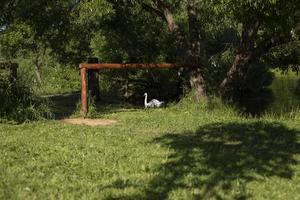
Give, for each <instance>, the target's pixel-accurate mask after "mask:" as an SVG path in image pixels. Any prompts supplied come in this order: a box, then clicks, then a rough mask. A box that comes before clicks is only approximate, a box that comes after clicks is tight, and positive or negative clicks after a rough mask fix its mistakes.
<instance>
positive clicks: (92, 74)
mask: <svg viewBox="0 0 300 200" xmlns="http://www.w3.org/2000/svg"><path fill="white" fill-rule="evenodd" d="M98 62H99V61H98V58H95V57H89V58H88V64H97V63H98ZM98 72H99V70H98V69H89V70H88V71H87V74H88V95H89V96H88V98H89V100H90V99H91V98H93V97H95V98H96V100H99V98H100V93H99V89H100V88H99V74H98Z"/></svg>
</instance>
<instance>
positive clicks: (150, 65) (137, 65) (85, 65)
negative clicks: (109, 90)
mask: <svg viewBox="0 0 300 200" xmlns="http://www.w3.org/2000/svg"><path fill="white" fill-rule="evenodd" d="M180 67H185V68H192V67H194V66H193V65H187V64H185V65H184V64H176V63H161V64H155V63H148V64H141V63H129V64H122V63H95V64H88V63H82V64H80V68H87V69H122V68H180Z"/></svg>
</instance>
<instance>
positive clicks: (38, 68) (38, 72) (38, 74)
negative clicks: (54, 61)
mask: <svg viewBox="0 0 300 200" xmlns="http://www.w3.org/2000/svg"><path fill="white" fill-rule="evenodd" d="M34 72H35V78H36V81H37V83H38V84H41V83H42V77H41V66H40V65H39V64H38V63H35V65H34Z"/></svg>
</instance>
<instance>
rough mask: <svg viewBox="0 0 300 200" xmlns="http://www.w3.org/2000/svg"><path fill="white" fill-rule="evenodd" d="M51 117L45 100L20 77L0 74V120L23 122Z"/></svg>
mask: <svg viewBox="0 0 300 200" xmlns="http://www.w3.org/2000/svg"><path fill="white" fill-rule="evenodd" d="M45 117H47V118H49V117H51V114H50V111H49V108H48V103H47V102H46V100H42V99H40V98H38V97H37V96H36V95H35V94H34V92H33V90H32V89H31V87H30V86H29V85H27V84H26V82H25V80H24V79H23V78H22V77H19V78H18V79H17V80H14V81H12V80H10V78H9V76H7V74H5V73H4V74H3V73H1V74H0V121H2V122H3V121H11V122H13V121H14V122H18V123H20V122H24V121H28V120H38V119H42V118H45Z"/></svg>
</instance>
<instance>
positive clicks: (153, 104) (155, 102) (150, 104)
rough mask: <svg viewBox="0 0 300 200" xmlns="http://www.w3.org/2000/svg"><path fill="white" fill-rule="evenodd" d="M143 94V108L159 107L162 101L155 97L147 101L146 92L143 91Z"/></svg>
mask: <svg viewBox="0 0 300 200" xmlns="http://www.w3.org/2000/svg"><path fill="white" fill-rule="evenodd" d="M144 96H145V101H144V105H145V108H155V107H156V108H159V107H161V106H162V104H163V103H164V102H163V101H158V100H157V99H152V100H151V101H149V102H147V98H148V94H147V93H145V94H144Z"/></svg>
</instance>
